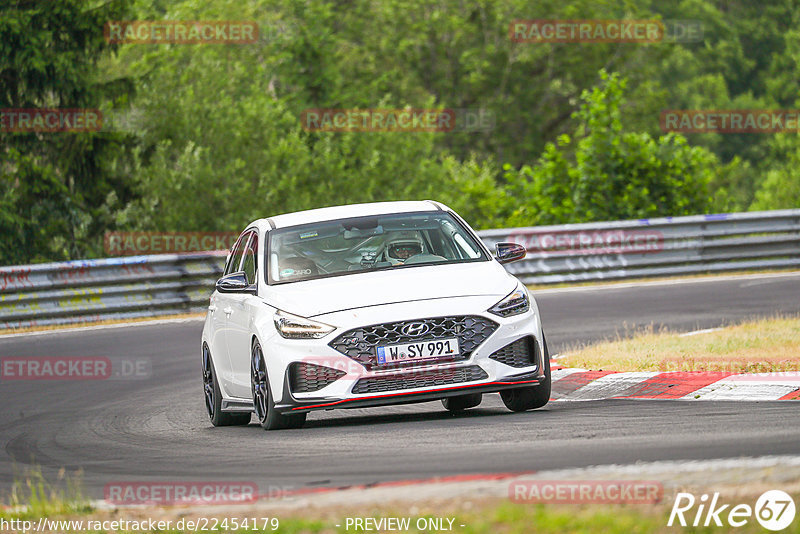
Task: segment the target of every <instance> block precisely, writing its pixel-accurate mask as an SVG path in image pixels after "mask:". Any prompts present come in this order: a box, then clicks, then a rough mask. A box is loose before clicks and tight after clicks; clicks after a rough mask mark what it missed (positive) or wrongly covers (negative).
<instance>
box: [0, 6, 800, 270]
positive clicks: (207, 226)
mask: <svg viewBox="0 0 800 534" xmlns="http://www.w3.org/2000/svg"><path fill="white" fill-rule="evenodd" d="M615 18H626V19H651V18H661V19H665V20H672V19H680V20H693V21H698V22H699V23H701V25H702V28H703V35H702V39H700V40H697V41H694V42H670V41H669V40H667V41H666V42H660V43H653V44H633V43H599V44H598V43H545V44H542V43H539V44H532V43H517V42H513V41H512V40H511V39H510V38H509V23H510V22H511V21H513V20H514V19H615ZM135 19H138V20H253V21H256V22H257V23H258V24H259V27H260V36H259V39H258V41H257V42H256V43H254V44H123V45H112V44H109V43H107V42H106V40H105V39H104V37H103V25H104V23H105V22H106V21H111V20H135ZM798 22H800V7H798V6H797V5H795V4H794V3H793V2H785V1H783V0H767V1H765V2H758V3H752V2H749V1H747V0H713V1H712V0H681V1H679V2H670V3H665V2H656V1H654V0H626V1H624V2H623V1H621V0H616V1H612V0H569V1H561V0H542V1H540V2H530V1H529V0H476V1H473V2H445V1H434V0H327V1H323V0H303V1H297V0H214V1H213V2H207V1H201V0H172V1H166V0H136V1H132V2H131V1H124V0H59V1H58V2H53V1H52V0H4V1H3V2H2V3H0V100H1V101H0V108H34V107H39V108H41V107H64V108H78V107H94V108H101V109H102V110H103V112H104V114H105V117H106V120H105V123H106V124H105V126H104V128H103V130H102V131H99V132H85V133H12V132H3V131H0V158H2V159H0V232H1V233H2V241H0V264H11V263H24V262H31V261H46V260H58V259H65V258H78V257H87V256H99V255H102V234H103V233H104V232H106V231H110V230H162V231H183V230H186V231H188V230H197V231H201V230H205V231H226V230H239V229H241V228H242V227H243V225H244V224H246V223H247V222H248V221H250V220H252V219H254V218H257V217H261V216H265V215H270V214H276V213H281V212H286V211H293V210H298V209H304V208H312V207H319V206H326V205H333V204H341V203H353V202H364V201H376V200H396V199H420V198H435V199H438V200H441V201H443V202H445V203H447V204H449V205H451V206H452V207H453V208H455V209H456V210H458V211H459V212H461V213H462V214H463V215H464V216H465V218H466V219H467V220H468V221H469V222H470V223H472V224H473V225H474V226H476V227H479V228H487V227H499V226H506V225H514V226H524V225H534V224H553V223H562V222H579V221H588V220H612V219H624V218H633V217H644V216H654V215H682V214H691V213H710V212H716V211H728V210H747V209H776V208H788V207H800V171H799V170H798V162H800V139H799V138H798V136H797V134H796V133H795V134H791V133H785V134H719V133H707V134H686V135H685V136H684V135H681V134H675V133H665V132H662V131H661V130H660V126H659V113H660V111H661V110H663V109H778V108H794V107H800V102H798V100H800V99H799V98H798V97H800V95H798V79H800V29H798V28H800V25H798V24H797V23H798ZM403 107H414V108H459V109H461V108H467V109H478V108H480V109H484V110H488V111H489V112H490V113H491V114H492V115H493V116H494V121H495V122H494V127H493V128H491V129H488V130H480V131H474V132H439V133H402V132H392V133H381V132H371V133H367V132H314V131H307V130H304V129H303V128H302V126H301V122H300V120H299V117H300V116H301V113H302V112H303V110H305V109H308V108H340V109H341V108H403Z"/></svg>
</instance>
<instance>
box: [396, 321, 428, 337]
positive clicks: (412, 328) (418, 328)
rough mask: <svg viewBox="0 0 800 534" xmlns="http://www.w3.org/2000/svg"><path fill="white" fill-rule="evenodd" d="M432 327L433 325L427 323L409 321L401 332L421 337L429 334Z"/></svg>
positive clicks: (405, 334)
mask: <svg viewBox="0 0 800 534" xmlns="http://www.w3.org/2000/svg"><path fill="white" fill-rule="evenodd" d="M430 329H431V327H430V326H428V325H427V324H425V323H408V324H407V325H405V326H404V327H403V328H402V329H401V330H400V332H401V333H402V334H403V335H404V336H409V337H419V336H422V335H425V334H427V333H428V332H429V331H430Z"/></svg>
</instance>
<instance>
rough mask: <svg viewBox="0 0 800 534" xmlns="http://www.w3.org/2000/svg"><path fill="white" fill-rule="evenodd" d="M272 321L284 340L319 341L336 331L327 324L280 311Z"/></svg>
mask: <svg viewBox="0 0 800 534" xmlns="http://www.w3.org/2000/svg"><path fill="white" fill-rule="evenodd" d="M273 320H274V321H275V328H276V329H277V330H278V333H279V334H280V335H281V336H283V337H285V338H286V339H319V338H321V337H325V336H327V335H328V334H330V333H331V332H333V331H334V330H335V329H336V328H335V327H333V326H331V325H329V324H325V323H320V322H318V321H312V320H311V319H306V318H305V317H300V316H299V315H292V314H291V313H286V312H283V311H280V310H278V311H277V312H275V316H274V317H273Z"/></svg>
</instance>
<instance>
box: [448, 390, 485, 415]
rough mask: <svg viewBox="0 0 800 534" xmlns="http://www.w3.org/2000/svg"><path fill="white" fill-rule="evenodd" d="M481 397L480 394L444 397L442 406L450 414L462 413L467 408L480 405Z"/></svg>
mask: <svg viewBox="0 0 800 534" xmlns="http://www.w3.org/2000/svg"><path fill="white" fill-rule="evenodd" d="M482 400H483V395H482V394H481V393H470V394H468V395H458V396H457V397H445V398H444V399H442V406H444V407H445V409H446V410H449V411H451V412H463V411H464V410H468V409H469V408H474V407H476V406H477V405H479V404H480V403H481V401H482Z"/></svg>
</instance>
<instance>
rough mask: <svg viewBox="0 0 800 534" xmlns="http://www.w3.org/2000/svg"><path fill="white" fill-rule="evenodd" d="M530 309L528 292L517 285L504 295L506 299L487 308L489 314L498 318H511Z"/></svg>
mask: <svg viewBox="0 0 800 534" xmlns="http://www.w3.org/2000/svg"><path fill="white" fill-rule="evenodd" d="M530 309H531V301H530V298H528V290H527V289H525V287H524V286H522V285H518V286H517V288H516V289H515V290H514V291H512V292H511V293H509V294H508V295H506V297H505V298H504V299H503V300H501V301H500V302H498V303H497V304H495V305H494V306H492V307H491V308H489V313H493V314H495V315H499V316H500V317H511V316H513V315H519V314H521V313H525V312H527V311H528V310H530Z"/></svg>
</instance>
